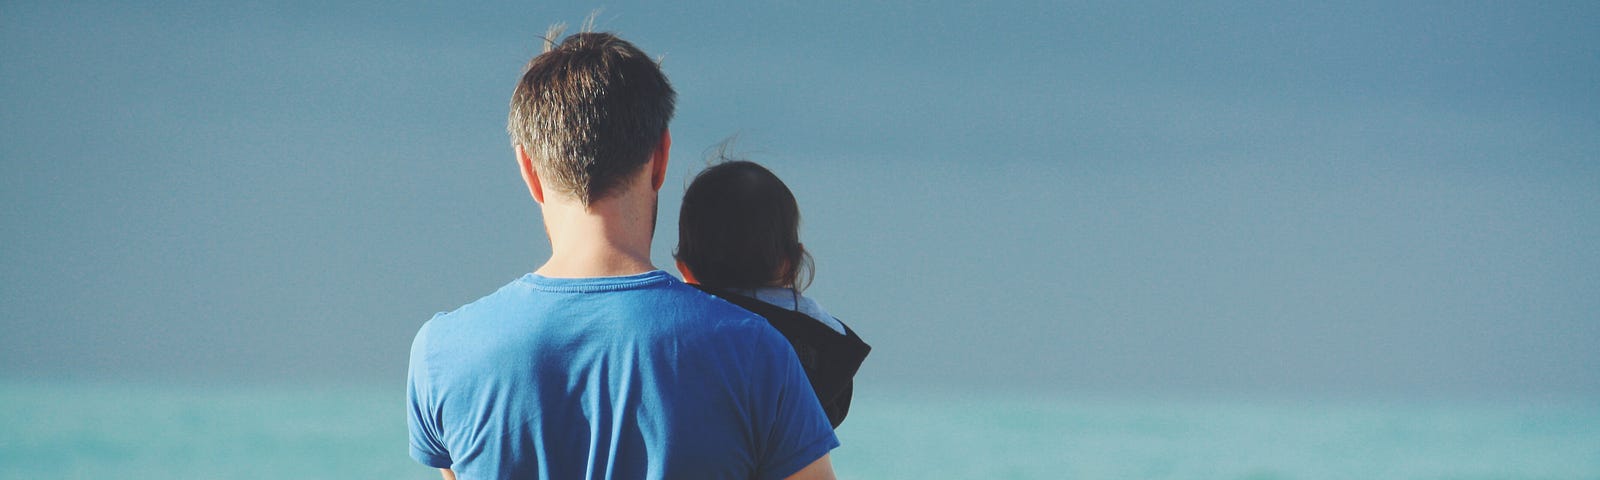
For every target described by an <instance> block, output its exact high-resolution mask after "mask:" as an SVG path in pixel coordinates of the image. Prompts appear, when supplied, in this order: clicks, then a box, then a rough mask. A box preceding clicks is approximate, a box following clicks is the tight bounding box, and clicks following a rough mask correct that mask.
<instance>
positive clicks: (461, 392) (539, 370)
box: [407, 270, 839, 480]
mask: <svg viewBox="0 0 1600 480" xmlns="http://www.w3.org/2000/svg"><path fill="white" fill-rule="evenodd" d="M407 387H408V391H407V400H408V403H409V407H410V408H409V415H408V416H407V420H408V422H407V423H408V424H409V426H410V430H411V456H412V457H413V458H416V459H417V461H419V462H422V463H423V464H426V465H428V466H432V467H436V468H449V469H452V470H454V471H455V472H456V474H457V475H458V477H459V478H462V479H463V480H467V479H482V478H517V479H523V478H529V479H531V478H547V479H567V478H590V479H596V478H626V479H634V478H685V479H718V478H725V479H749V478H761V479H768V478H784V477H787V476H789V475H792V474H794V473H795V472H797V471H799V470H800V469H801V468H804V467H805V466H807V465H810V464H811V463H812V462H814V461H816V460H817V459H818V458H821V457H822V456H823V455H825V454H827V453H828V451H829V450H832V449H833V448H834V447H837V446H838V445H839V440H838V439H837V438H836V437H835V436H834V434H833V429H832V428H831V427H830V426H829V424H828V418H827V416H825V415H824V414H823V411H822V408H821V406H820V405H819V404H818V402H817V399H816V394H815V393H813V392H812V390H811V385H810V383H808V382H807V380H806V376H805V372H804V371H803V370H802V369H801V367H800V363H799V361H798V360H797V359H796V358H795V354H794V350H793V349H792V348H790V346H789V344H788V341H787V340H785V339H784V338H783V336H782V335H780V334H779V333H778V332H777V331H776V330H774V329H773V328H772V327H771V326H770V325H768V324H767V322H766V321H765V320H762V319H761V318H760V317H758V316H756V315H755V314H752V313H750V312H747V311H744V310H742V309H740V308H739V307H736V306H733V305H732V304H729V303H727V302H724V301H722V300H720V299H717V298H715V297H712V296H710V295H707V294H705V293H702V292H700V291H699V290H696V289H694V288H693V287H690V286H688V285H685V284H683V283H682V282H679V281H678V280H677V279H675V278H673V277H672V276H671V275H668V274H666V272H662V271H660V270H656V271H651V272H648V273H643V274H639V275H632V276H625V277H605V278H579V279H570V278H549V277H544V276H540V275H535V274H528V275H526V276H524V277H522V278H520V279H518V280H516V281H514V282H511V283H510V284H508V285H506V286H504V287H501V288H500V290H499V291H496V292H495V293H493V294H490V295H489V296H487V297H484V298H482V299H479V300H478V301H476V302H473V303H470V304H468V305H466V306H463V307H461V308H459V309H456V311H453V312H450V313H444V314H439V315H436V316H434V318H433V319H432V320H429V321H428V322H427V323H426V324H424V325H423V326H422V329H421V330H419V331H418V332H417V337H416V340H415V341H413V343H412V345H411V367H410V374H409V376H408V380H407Z"/></svg>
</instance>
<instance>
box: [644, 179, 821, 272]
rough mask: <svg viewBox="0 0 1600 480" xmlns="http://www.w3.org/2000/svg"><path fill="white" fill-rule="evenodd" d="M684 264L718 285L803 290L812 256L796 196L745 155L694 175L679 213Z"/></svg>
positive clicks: (677, 253)
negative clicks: (804, 238) (802, 237)
mask: <svg viewBox="0 0 1600 480" xmlns="http://www.w3.org/2000/svg"><path fill="white" fill-rule="evenodd" d="M673 256H674V257H676V258H677V259H678V266H679V269H684V268H685V267H687V271H686V272H684V275H685V277H689V276H692V277H693V278H694V280H695V281H697V282H698V283H700V284H701V285H705V286H708V287H718V288H755V287H795V288H797V289H802V288H804V283H809V281H810V278H806V282H801V281H800V280H801V279H800V277H801V275H802V274H804V275H806V276H807V277H809V275H810V274H811V256H810V255H809V254H807V253H806V249H805V247H804V246H802V245H801V244H800V207H799V205H797V204H795V201H794V194H792V193H790V192H789V187H787V186H785V185H784V184H783V181H782V180H778V176H777V175H773V174H772V172H771V171H769V170H767V169H766V168H765V167H762V166H761V165H757V164H755V163H753V162H747V161H742V160H736V161H729V162H723V163H719V164H716V165H713V166H711V167H710V168H707V169H705V171H702V172H700V174H699V175H696V176H695V177H694V181H693V182H691V183H690V184H689V189H688V191H686V192H684V194H683V208H682V209H681V210H680V211H679V212H678V249H677V250H676V251H675V252H673Z"/></svg>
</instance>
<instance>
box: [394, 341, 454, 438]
mask: <svg viewBox="0 0 1600 480" xmlns="http://www.w3.org/2000/svg"><path fill="white" fill-rule="evenodd" d="M428 325H429V324H423V326H422V329H420V330H418V331H417V338H416V339H415V340H413V341H412V342H411V363H410V367H409V368H407V372H406V412H407V415H406V427H407V429H408V430H409V431H410V433H411V458H414V459H416V460H417V461H418V462H421V463H422V464H423V465H427V466H430V467H433V468H450V465H451V464H452V463H453V462H451V460H450V452H448V451H446V450H445V447H444V442H443V441H442V440H441V438H440V435H439V432H441V431H443V429H442V428H441V426H440V418H439V414H438V412H439V405H438V404H436V403H435V402H434V401H433V400H434V399H435V398H437V397H435V396H434V395H433V393H434V392H433V385H432V383H431V382H430V377H429V376H428V361H427V360H428V359H427V335H428Z"/></svg>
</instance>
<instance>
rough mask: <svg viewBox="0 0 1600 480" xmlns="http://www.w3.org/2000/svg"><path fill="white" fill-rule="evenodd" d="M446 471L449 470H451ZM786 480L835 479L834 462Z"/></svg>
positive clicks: (821, 461) (825, 459)
mask: <svg viewBox="0 0 1600 480" xmlns="http://www.w3.org/2000/svg"><path fill="white" fill-rule="evenodd" d="M445 471H446V472H448V471H449V470H445ZM445 478H446V479H447V480H456V477H453V476H450V475H445ZM784 480H834V477H833V462H832V461H829V460H828V456H827V455H823V456H822V458H819V459H817V461H815V462H811V464H810V465H806V468H802V469H800V471H798V472H794V475H790V476H789V478H785V479H784Z"/></svg>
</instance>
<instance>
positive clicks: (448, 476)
mask: <svg viewBox="0 0 1600 480" xmlns="http://www.w3.org/2000/svg"><path fill="white" fill-rule="evenodd" d="M823 458H824V459H826V458H827V457H823ZM806 468H811V467H806ZM800 472H801V473H805V470H801V471H800ZM439 474H440V475H444V480H456V472H453V471H450V469H448V468H441V469H439ZM828 474H829V475H830V476H829V477H828V478H833V477H832V474H833V470H832V469H831V468H830V469H829V470H828ZM795 475H799V473H797V474H795ZM789 478H794V477H789ZM818 478H821V477H818Z"/></svg>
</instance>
